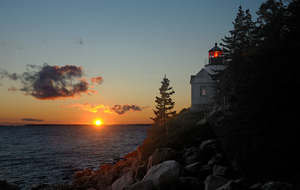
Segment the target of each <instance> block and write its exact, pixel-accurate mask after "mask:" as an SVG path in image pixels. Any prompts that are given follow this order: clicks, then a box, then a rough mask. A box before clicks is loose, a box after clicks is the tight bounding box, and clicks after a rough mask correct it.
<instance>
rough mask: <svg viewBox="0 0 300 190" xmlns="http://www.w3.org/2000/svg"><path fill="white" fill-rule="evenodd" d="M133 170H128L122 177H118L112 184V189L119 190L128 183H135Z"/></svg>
mask: <svg viewBox="0 0 300 190" xmlns="http://www.w3.org/2000/svg"><path fill="white" fill-rule="evenodd" d="M132 173H133V172H132V171H128V172H127V173H126V174H124V175H123V176H122V177H120V178H119V179H117V180H116V181H115V182H114V183H113V184H112V185H111V187H112V190H119V189H122V187H124V186H126V185H131V184H133V183H134V179H133V178H132Z"/></svg>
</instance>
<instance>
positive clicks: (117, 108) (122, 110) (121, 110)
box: [61, 103, 149, 115]
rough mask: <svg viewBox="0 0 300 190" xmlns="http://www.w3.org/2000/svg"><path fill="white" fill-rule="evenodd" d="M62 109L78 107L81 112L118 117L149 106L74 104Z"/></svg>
mask: <svg viewBox="0 0 300 190" xmlns="http://www.w3.org/2000/svg"><path fill="white" fill-rule="evenodd" d="M61 107H69V108H71V107H78V108H79V109H81V110H85V111H90V112H93V113H97V112H98V111H101V112H104V113H109V114H116V115H124V114H126V112H128V111H132V112H139V111H142V110H143V109H146V108H148V107H149V106H145V107H141V106H137V105H127V104H126V105H113V106H105V105H102V104H98V105H91V104H89V103H84V104H78V103H77V104H73V105H61Z"/></svg>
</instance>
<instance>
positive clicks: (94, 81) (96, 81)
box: [90, 76, 103, 84]
mask: <svg viewBox="0 0 300 190" xmlns="http://www.w3.org/2000/svg"><path fill="white" fill-rule="evenodd" d="M90 81H91V82H92V83H95V84H101V83H102V82H103V78H102V77H100V76H99V77H93V78H91V79H90Z"/></svg>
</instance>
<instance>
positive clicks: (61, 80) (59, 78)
mask: <svg viewBox="0 0 300 190" xmlns="http://www.w3.org/2000/svg"><path fill="white" fill-rule="evenodd" d="M26 70H27V71H26V72H24V73H22V74H16V73H9V72H7V71H6V70H2V71H1V72H0V76H1V78H3V77H6V78H9V79H11V80H19V81H21V83H22V88H20V90H21V91H24V92H26V95H31V96H33V97H35V98H37V99H41V100H46V99H53V100H54V99H57V98H63V99H64V98H70V97H79V96H80V95H81V94H82V93H84V94H90V93H95V91H93V90H91V89H90V86H89V83H88V82H87V80H86V79H84V78H82V76H83V74H84V72H83V69H82V67H78V66H74V65H66V66H62V67H59V66H51V65H48V64H47V63H45V64H44V65H43V66H37V65H27V69H26Z"/></svg>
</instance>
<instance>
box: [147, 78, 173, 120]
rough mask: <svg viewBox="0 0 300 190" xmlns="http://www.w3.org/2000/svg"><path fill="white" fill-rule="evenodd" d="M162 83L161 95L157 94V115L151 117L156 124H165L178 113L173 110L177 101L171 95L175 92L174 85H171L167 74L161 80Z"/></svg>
mask: <svg viewBox="0 0 300 190" xmlns="http://www.w3.org/2000/svg"><path fill="white" fill-rule="evenodd" d="M161 84H162V85H161V87H160V89H159V93H160V97H157V96H156V100H155V102H156V103H157V105H156V106H155V108H156V110H153V111H154V114H155V116H156V117H155V118H151V119H152V120H153V121H154V122H155V124H160V125H164V124H165V123H166V122H167V121H168V120H170V119H171V118H172V117H173V116H174V115H175V114H176V111H171V110H172V109H173V108H174V104H175V102H173V101H172V99H171V97H170V96H171V95H172V94H174V93H175V92H174V90H173V88H172V87H169V85H170V80H169V79H168V78H167V77H166V75H165V77H164V78H163V81H161Z"/></svg>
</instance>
